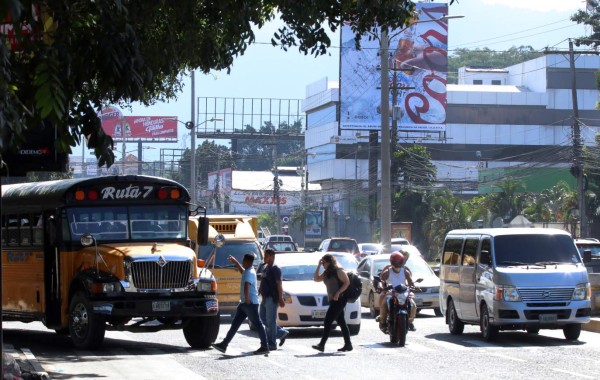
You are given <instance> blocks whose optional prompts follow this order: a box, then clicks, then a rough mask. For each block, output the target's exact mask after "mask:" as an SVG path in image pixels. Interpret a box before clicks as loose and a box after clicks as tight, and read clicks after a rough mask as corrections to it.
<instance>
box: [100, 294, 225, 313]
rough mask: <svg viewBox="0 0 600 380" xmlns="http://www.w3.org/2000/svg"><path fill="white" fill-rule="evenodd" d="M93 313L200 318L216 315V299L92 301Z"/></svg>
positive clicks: (217, 310)
mask: <svg viewBox="0 0 600 380" xmlns="http://www.w3.org/2000/svg"><path fill="white" fill-rule="evenodd" d="M92 307H93V310H94V313H96V314H103V315H110V316H119V317H132V318H134V317H155V318H160V317H177V318H188V317H202V316H210V315H217V314H218V313H219V302H218V301H217V299H216V297H198V296H195V297H193V296H189V297H181V296H178V297H152V298H146V297H144V298H133V297H131V298H119V299H102V300H93V301H92Z"/></svg>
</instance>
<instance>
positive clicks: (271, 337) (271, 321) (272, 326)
mask: <svg viewBox="0 0 600 380" xmlns="http://www.w3.org/2000/svg"><path fill="white" fill-rule="evenodd" d="M277 307H279V304H278V303H277V302H276V301H275V300H274V299H273V297H263V299H262V302H261V303H260V308H259V314H260V319H261V320H262V321H263V322H264V323H265V329H266V331H267V342H268V343H269V347H270V348H272V347H276V346H277V339H278V338H281V337H282V336H283V334H284V333H285V332H287V330H285V329H283V328H281V327H279V326H277Z"/></svg>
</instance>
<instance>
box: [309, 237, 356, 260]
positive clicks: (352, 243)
mask: <svg viewBox="0 0 600 380" xmlns="http://www.w3.org/2000/svg"><path fill="white" fill-rule="evenodd" d="M317 251H319V252H347V253H351V254H353V255H354V257H355V258H356V260H359V259H360V249H359V248H358V243H357V242H356V240H354V239H352V238H349V237H334V238H329V239H325V240H323V241H322V242H321V244H320V245H319V248H317Z"/></svg>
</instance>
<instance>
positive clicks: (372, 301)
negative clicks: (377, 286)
mask: <svg viewBox="0 0 600 380" xmlns="http://www.w3.org/2000/svg"><path fill="white" fill-rule="evenodd" d="M369 313H371V317H373V318H375V317H377V316H378V315H379V310H377V309H376V308H375V294H374V293H373V292H371V293H369Z"/></svg>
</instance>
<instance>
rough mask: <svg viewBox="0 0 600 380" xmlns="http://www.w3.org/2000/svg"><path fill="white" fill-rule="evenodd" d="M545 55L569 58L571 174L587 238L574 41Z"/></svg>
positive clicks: (580, 219)
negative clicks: (567, 46)
mask: <svg viewBox="0 0 600 380" xmlns="http://www.w3.org/2000/svg"><path fill="white" fill-rule="evenodd" d="M544 54H561V55H568V56H569V71H570V73H571V100H572V103H573V167H572V171H571V173H572V174H573V175H574V176H575V177H576V178H577V203H578V208H579V221H580V231H579V235H580V236H579V237H581V238H585V237H588V236H589V234H590V231H589V223H588V218H587V212H586V206H585V186H584V172H583V160H582V153H583V143H582V141H581V130H580V126H579V106H578V104H577V79H576V77H577V75H576V72H575V51H574V50H573V40H572V39H570V38H569V50H568V51H564V50H562V51H561V50H549V49H546V50H545V51H544ZM577 54H594V55H598V54H600V52H598V51H595V50H580V51H577Z"/></svg>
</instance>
